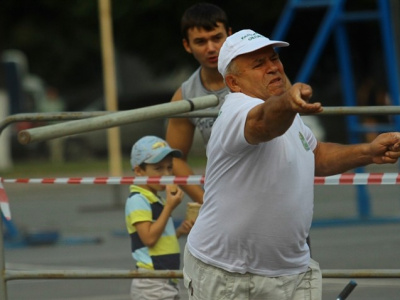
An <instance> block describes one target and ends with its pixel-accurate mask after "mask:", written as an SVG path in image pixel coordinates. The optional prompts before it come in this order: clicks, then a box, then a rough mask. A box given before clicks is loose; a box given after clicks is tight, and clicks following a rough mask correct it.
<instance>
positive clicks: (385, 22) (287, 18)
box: [271, 0, 400, 221]
mask: <svg viewBox="0 0 400 300" xmlns="http://www.w3.org/2000/svg"><path fill="white" fill-rule="evenodd" d="M376 2H377V3H376V4H377V5H376V9H375V10H372V11H356V12H354V11H352V12H346V11H345V4H346V1H345V0H288V2H287V4H286V6H285V8H284V10H283V12H282V15H281V18H280V20H279V21H278V23H277V25H276V27H275V29H274V31H273V33H272V35H271V37H272V38H273V39H278V40H280V39H284V37H285V35H286V34H287V33H288V31H289V28H290V26H291V23H292V20H293V18H294V16H295V13H296V11H298V10H305V9H311V8H326V13H325V16H324V18H323V19H322V23H321V25H320V27H319V30H318V32H317V34H316V36H315V38H314V40H313V42H312V44H311V46H310V48H309V51H308V53H307V55H306V57H305V59H304V62H303V64H302V66H301V68H300V70H299V72H298V74H297V77H296V78H295V82H299V81H300V82H307V81H308V79H309V78H310V76H311V74H312V72H313V70H314V68H315V66H316V64H317V62H318V59H319V57H320V55H321V54H322V51H323V49H324V46H325V45H326V43H327V41H328V39H329V38H330V37H331V36H333V37H334V41H335V45H336V52H337V56H338V65H339V71H340V75H341V85H342V93H343V98H344V105H345V106H356V105H357V103H356V89H355V84H354V76H353V68H352V63H351V60H350V47H349V42H348V36H347V31H346V24H348V23H350V22H366V21H377V22H378V23H379V26H380V29H381V36H382V47H383V55H384V58H385V67H386V75H387V82H388V92H389V95H390V98H391V101H392V105H400V103H399V102H400V92H399V83H400V80H399V71H398V61H397V57H396V45H395V36H394V32H393V24H392V18H391V13H390V3H389V2H390V0H376ZM346 122H347V129H348V136H349V138H350V143H357V142H360V133H365V132H371V131H373V132H383V131H393V130H396V131H400V116H399V115H396V116H394V117H393V121H392V123H391V124H389V125H383V124H380V125H376V126H373V127H371V126H368V128H367V127H365V126H363V125H362V124H361V123H360V120H359V117H358V116H355V115H354V116H347V117H346ZM361 171H362V168H359V169H357V170H356V172H361ZM356 188H357V197H358V199H357V201H358V203H357V204H358V218H359V219H362V220H364V221H365V220H370V219H371V218H372V217H373V216H372V214H371V207H370V199H369V193H368V191H367V187H366V186H357V187H356Z"/></svg>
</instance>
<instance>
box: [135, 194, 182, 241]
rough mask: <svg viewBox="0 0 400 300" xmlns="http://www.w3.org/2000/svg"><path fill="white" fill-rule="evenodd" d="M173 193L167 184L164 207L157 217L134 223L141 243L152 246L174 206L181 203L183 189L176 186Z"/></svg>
mask: <svg viewBox="0 0 400 300" xmlns="http://www.w3.org/2000/svg"><path fill="white" fill-rule="evenodd" d="M173 189H174V191H173V192H174V193H172V192H171V188H170V187H169V186H167V188H166V195H167V199H166V202H165V205H164V208H163V210H162V212H161V214H160V216H159V217H158V219H157V220H156V221H155V222H154V223H153V222H139V223H136V224H135V226H136V230H137V232H138V234H139V237H140V239H141V240H142V242H143V244H144V245H145V246H147V247H153V246H154V245H155V244H156V243H157V241H158V239H159V238H160V237H161V235H162V233H163V231H164V229H165V226H166V225H167V222H168V219H169V217H170V216H171V213H172V211H173V210H174V209H175V207H177V206H178V204H179V203H181V201H182V199H183V191H182V190H181V189H180V188H177V189H176V190H175V188H173Z"/></svg>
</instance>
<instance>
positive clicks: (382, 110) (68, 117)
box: [0, 106, 400, 134]
mask: <svg viewBox="0 0 400 300" xmlns="http://www.w3.org/2000/svg"><path fill="white" fill-rule="evenodd" d="M110 113H114V112H113V111H90V112H67V111H66V112H54V113H21V114H15V115H11V116H8V117H6V118H5V119H3V120H2V121H0V134H1V132H2V131H3V130H4V129H5V128H6V127H7V126H8V125H10V124H12V123H17V122H24V121H30V122H44V121H72V120H81V119H87V118H92V117H98V116H103V115H106V114H110ZM319 114H320V115H335V114H337V115H369V114H374V115H383V114H387V115H394V114H400V107H399V106H365V107H364V106H357V107H349V106H343V107H342V106H336V107H335V106H331V107H324V111H323V112H321V113H319ZM217 115H218V110H217V109H207V110H199V111H192V112H186V113H180V114H176V115H171V116H169V117H168V118H199V117H209V118H216V117H217Z"/></svg>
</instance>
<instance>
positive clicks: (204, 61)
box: [183, 22, 230, 69]
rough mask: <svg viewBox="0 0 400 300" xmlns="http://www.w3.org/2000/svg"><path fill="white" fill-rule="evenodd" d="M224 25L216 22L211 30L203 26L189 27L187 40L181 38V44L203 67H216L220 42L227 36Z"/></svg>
mask: <svg viewBox="0 0 400 300" xmlns="http://www.w3.org/2000/svg"><path fill="white" fill-rule="evenodd" d="M228 34H230V33H228V32H226V30H225V27H224V25H223V24H222V23H220V22H218V23H217V27H214V29H213V30H211V31H206V30H205V29H204V28H198V27H194V28H190V29H189V30H188V40H186V39H183V46H184V48H185V50H186V51H187V52H188V53H191V54H193V56H194V58H195V59H196V60H197V61H198V62H199V64H200V65H201V66H202V67H203V68H212V69H216V68H218V54H219V49H221V47H222V44H223V43H224V42H225V40H226V38H227V37H228Z"/></svg>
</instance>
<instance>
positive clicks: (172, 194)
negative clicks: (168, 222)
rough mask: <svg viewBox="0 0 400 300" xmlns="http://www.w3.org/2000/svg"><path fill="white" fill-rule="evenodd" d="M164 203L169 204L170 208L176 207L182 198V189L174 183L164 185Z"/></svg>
mask: <svg viewBox="0 0 400 300" xmlns="http://www.w3.org/2000/svg"><path fill="white" fill-rule="evenodd" d="M165 192H166V197H167V199H166V205H170V206H171V208H172V209H174V208H175V207H177V206H178V205H179V203H181V201H182V199H183V195H184V194H183V191H182V190H181V189H180V188H179V187H178V186H177V185H176V184H169V185H167V186H166V189H165Z"/></svg>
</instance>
